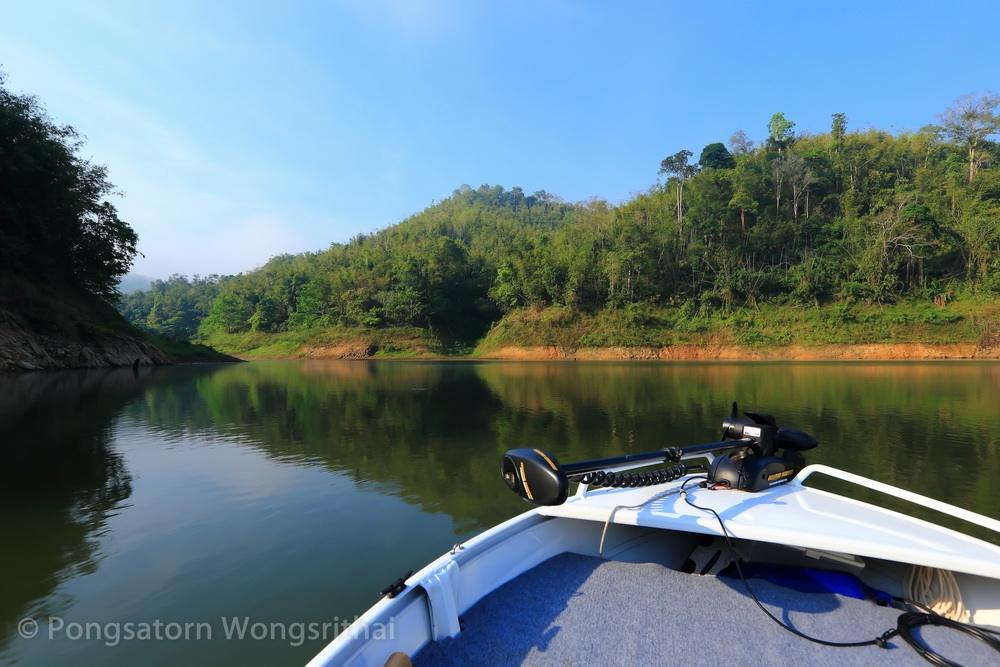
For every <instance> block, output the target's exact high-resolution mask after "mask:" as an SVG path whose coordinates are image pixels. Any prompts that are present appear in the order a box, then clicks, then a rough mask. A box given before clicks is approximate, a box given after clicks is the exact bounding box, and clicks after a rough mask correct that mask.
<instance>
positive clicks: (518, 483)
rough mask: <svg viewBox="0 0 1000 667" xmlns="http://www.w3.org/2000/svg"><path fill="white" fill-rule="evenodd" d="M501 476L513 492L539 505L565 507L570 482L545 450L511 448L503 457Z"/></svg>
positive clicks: (553, 458) (554, 459) (557, 463)
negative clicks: (563, 505)
mask: <svg viewBox="0 0 1000 667" xmlns="http://www.w3.org/2000/svg"><path fill="white" fill-rule="evenodd" d="M500 474H501V475H502V476H503V481H504V482H506V483H507V486H508V487H509V488H510V490H511V491H513V492H514V493H516V494H517V495H519V496H521V497H522V498H524V499H525V500H527V501H528V502H530V503H534V504H536V505H562V504H563V502H565V501H566V495H567V493H568V489H569V480H568V479H567V477H566V473H565V472H563V470H562V469H561V468H560V467H559V461H557V460H556V458H555V457H554V456H552V454H549V453H548V452H544V451H542V450H541V449H528V448H522V449H511V450H509V451H508V452H507V453H506V454H504V455H503V463H501V464H500Z"/></svg>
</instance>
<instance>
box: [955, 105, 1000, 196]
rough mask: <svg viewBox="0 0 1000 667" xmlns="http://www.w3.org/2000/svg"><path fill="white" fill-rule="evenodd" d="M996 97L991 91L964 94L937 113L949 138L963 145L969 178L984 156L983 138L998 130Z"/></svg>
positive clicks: (999, 123)
mask: <svg viewBox="0 0 1000 667" xmlns="http://www.w3.org/2000/svg"><path fill="white" fill-rule="evenodd" d="M998 106H1000V97H997V96H996V95H994V94H992V93H984V94H982V95H979V96H976V95H965V96H963V97H960V98H958V99H957V100H955V103H954V104H953V105H952V106H951V107H949V108H948V109H947V110H945V112H944V113H943V114H941V124H942V125H943V126H944V131H945V133H946V134H947V135H948V136H949V137H951V139H952V141H954V142H955V143H956V144H959V145H961V146H963V147H965V149H966V151H967V152H968V156H969V182H970V183H971V182H972V180H973V179H974V178H975V177H976V172H977V171H978V170H979V167H980V166H981V165H982V163H983V161H984V160H985V159H986V151H985V150H984V145H985V142H986V140H987V139H988V138H989V137H990V136H992V135H994V134H996V133H997V132H1000V114H997V113H996V111H995V109H996V108H997V107H998Z"/></svg>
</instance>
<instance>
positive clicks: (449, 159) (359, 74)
mask: <svg viewBox="0 0 1000 667" xmlns="http://www.w3.org/2000/svg"><path fill="white" fill-rule="evenodd" d="M2 13H3V18H2V20H0V65H2V66H3V68H4V69H5V71H6V72H7V75H8V86H10V87H11V88H13V89H15V90H19V91H23V92H31V93H34V94H37V95H38V96H39V97H40V98H41V100H42V101H43V102H44V104H45V105H46V106H47V108H48V109H49V111H50V113H51V115H53V116H54V117H55V118H56V119H57V120H59V121H61V122H68V123H71V124H73V125H74V126H76V127H77V129H78V130H80V131H81V132H82V133H83V134H84V135H86V137H87V140H88V143H87V146H86V148H85V154H87V155H88V156H91V157H92V158H93V159H94V160H95V161H97V162H101V163H105V164H107V165H108V166H109V168H110V173H111V179H112V181H113V182H114V183H115V184H116V185H118V186H119V188H120V189H121V190H123V191H124V192H125V193H126V196H125V197H124V198H123V199H121V200H117V201H116V205H117V206H118V207H119V209H120V211H121V212H122V214H123V217H125V218H126V219H127V220H128V221H129V222H131V223H132V225H133V226H134V227H135V228H136V230H137V231H138V232H139V235H140V250H141V251H142V252H143V253H144V255H145V257H142V258H139V259H138V260H137V262H136V266H135V271H136V272H138V273H142V274H147V275H151V276H155V277H165V276H167V275H169V274H170V273H174V272H181V273H201V274H207V273H213V272H216V273H232V272H238V271H242V270H247V269H250V268H253V267H254V266H258V265H260V264H261V263H263V262H264V261H266V260H267V259H268V258H269V257H270V256H272V255H274V254H278V253H281V252H294V251H302V250H319V249H322V248H324V247H326V246H327V245H328V244H329V243H331V242H335V241H345V240H347V239H349V238H350V237H352V236H353V235H355V234H357V233H359V232H367V231H372V230H375V229H378V228H381V227H385V226H387V225H390V224H392V223H394V222H397V221H399V220H401V219H402V218H404V217H406V216H407V215H409V214H411V213H414V212H416V211H419V210H421V209H422V208H424V207H426V206H427V205H429V204H430V203H432V202H433V201H435V200H440V199H442V198H444V197H446V196H448V195H449V194H450V193H451V191H452V190H453V189H454V188H456V187H458V186H459V185H461V184H463V183H468V184H470V185H473V186H476V185H480V184H482V183H490V184H502V185H505V186H508V187H509V186H513V185H519V186H521V187H523V188H524V189H525V190H528V191H533V190H538V189H545V190H548V191H549V192H552V193H555V194H557V195H560V196H562V197H563V198H565V199H568V200H581V199H586V198H590V197H601V198H604V199H608V200H610V201H613V202H617V201H620V200H622V199H625V198H627V197H628V196H629V195H630V194H632V193H634V192H637V191H641V190H644V189H646V188H648V187H649V186H650V185H651V184H653V183H654V182H655V181H656V170H657V166H658V164H659V161H660V159H662V158H663V157H664V156H665V155H667V154H670V153H673V152H676V151H677V150H679V149H681V148H688V149H690V150H692V151H694V152H695V154H696V155H697V153H698V152H699V151H700V150H701V148H702V147H703V146H704V145H705V144H706V143H710V142H712V141H720V140H721V141H725V140H726V139H727V138H728V137H729V136H730V134H731V133H732V132H733V131H734V130H736V129H738V128H743V129H745V130H746V131H747V132H748V133H749V134H750V136H751V137H753V138H757V139H759V138H761V137H762V136H763V135H764V134H765V130H764V128H765V126H766V123H767V120H768V118H769V117H770V115H771V114H772V113H774V112H775V111H779V110H780V111H783V112H784V113H785V114H786V115H787V116H788V117H789V118H791V119H792V120H794V121H796V123H797V129H799V130H806V131H823V130H825V129H827V128H828V126H829V120H830V114H831V113H832V112H834V111H844V112H846V113H847V115H848V119H849V125H850V127H851V128H855V129H856V128H865V127H879V128H886V129H892V130H896V131H900V130H906V129H916V128H919V127H920V126H922V125H925V124H927V123H929V122H933V121H934V120H935V117H936V115H937V114H938V113H939V112H940V111H941V110H943V109H944V108H945V107H947V106H948V105H949V104H950V103H951V102H952V101H953V100H954V99H955V98H956V97H958V96H959V95H962V94H965V93H969V92H974V91H982V90H988V89H992V90H994V91H1000V39H997V37H996V27H997V25H998V24H1000V7H998V6H997V5H996V3H994V2H980V3H973V2H950V3H942V2H936V3H915V2H871V1H868V2H863V3H849V2H836V3H834V2H829V3H804V2H797V3H781V2H757V3H751V2H731V3H727V2H712V3H710V2H689V3H684V4H681V3H675V2H665V1H663V2H623V3H612V2H561V1H559V2H553V1H545V0H539V1H535V2H518V1H511V2H495V3H485V2H475V1H473V0H465V1H456V2H443V1H429V2H416V1H415V0H414V1H412V2H407V1H399V2H384V1H380V0H374V1H368V2H316V3H308V2H273V1H270V2H259V3H252V2H185V1H173V2H161V3H153V2H142V3H137V2H117V3H114V2H112V3H109V2H99V1H97V0H92V1H87V2H79V3H52V2H43V1H38V0H34V1H23V2H22V1H18V0H15V1H13V2H12V1H11V0H7V2H5V3H4V8H3V12H2Z"/></svg>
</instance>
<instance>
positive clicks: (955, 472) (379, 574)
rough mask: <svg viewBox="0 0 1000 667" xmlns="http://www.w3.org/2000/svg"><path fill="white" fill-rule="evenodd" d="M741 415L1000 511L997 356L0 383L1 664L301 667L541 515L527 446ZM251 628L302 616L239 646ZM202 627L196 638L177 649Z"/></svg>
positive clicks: (564, 447)
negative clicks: (529, 500) (394, 602)
mask: <svg viewBox="0 0 1000 667" xmlns="http://www.w3.org/2000/svg"><path fill="white" fill-rule="evenodd" d="M733 399H738V400H740V402H741V404H742V405H743V406H745V407H746V408H747V409H750V408H754V409H758V410H762V411H769V412H773V413H774V414H776V415H777V416H778V419H779V422H780V423H783V424H785V425H788V426H796V427H800V428H803V429H806V430H808V431H810V432H812V433H813V434H815V435H816V436H817V437H818V438H819V439H820V442H821V445H820V448H819V449H818V450H814V451H813V452H812V453H811V456H810V457H809V460H810V461H811V462H822V463H828V464H832V465H836V466H838V467H842V468H845V469H847V470H850V471H853V472H857V473H860V474H863V475H866V476H870V477H874V478H875V479H879V480H882V481H886V482H889V483H892V484H897V485H900V486H903V487H906V488H909V489H912V490H915V491H919V492H923V493H926V494H928V495H932V496H935V497H938V498H941V499H943V500H946V501H949V502H952V503H955V504H958V505H962V506H964V507H968V508H970V509H973V510H975V511H978V512H981V513H983V514H986V515H989V516H992V517H996V518H1000V500H998V491H997V489H1000V364H981V363H964V362H962V363H955V362H952V363H927V364H908V363H891V364H723V363H713V364H639V363H628V364H617V363H592V364H587V363H562V364H560V363H551V364H550V363H459V362H401V361H391V362H303V363H296V362H273V363H271V362H267V363H250V364H238V365H226V366H188V367H174V368H161V369H153V370H149V369H145V370H142V371H140V372H139V374H138V375H137V376H135V375H133V373H132V372H131V371H129V370H125V371H79V372H67V373H51V374H29V375H23V376H0V527H2V531H3V548H2V550H0V664H11V663H12V664H18V665H47V666H48V665H80V664H109V665H133V664H146V665H156V664H162V665H170V664H182V663H183V664H250V665H274V664H299V663H303V662H304V661H306V660H307V659H308V658H309V657H311V656H312V655H313V654H314V653H315V652H316V651H318V650H319V649H320V648H321V647H322V646H323V645H324V644H325V643H326V641H325V640H323V639H322V638H319V639H305V640H303V638H302V636H301V632H302V630H304V629H305V626H304V624H307V623H317V624H322V623H332V624H334V625H333V629H331V630H329V633H330V637H328V638H332V635H333V634H335V630H336V628H337V627H338V624H339V623H341V622H342V621H344V620H345V619H346V620H351V619H353V617H354V616H355V615H356V614H358V613H360V612H361V611H363V610H364V609H366V608H367V607H368V606H369V605H371V604H372V603H373V602H375V600H376V597H377V592H378V590H379V589H381V588H382V587H384V586H385V585H386V584H388V583H389V582H390V581H392V580H393V579H395V578H397V577H399V576H400V575H402V574H404V573H406V572H407V571H408V570H411V569H418V568H420V567H421V566H422V565H424V564H425V563H426V562H427V561H429V560H431V559H432V558H434V557H436V556H437V555H439V554H440V553H441V552H443V551H445V550H446V549H448V548H449V547H451V545H452V544H454V543H455V542H458V541H460V540H462V539H464V538H467V537H469V536H471V535H473V534H475V533H477V532H479V531H481V530H484V529H486V528H488V527H490V526H492V525H493V524H495V523H497V522H499V521H501V520H503V519H505V518H507V517H510V516H512V515H514V514H515V513H517V512H520V511H524V510H525V509H527V508H528V506H527V505H525V504H523V503H522V502H521V501H520V500H518V499H517V498H516V497H515V496H513V494H511V493H510V492H509V491H507V489H506V487H505V486H504V484H503V483H502V482H501V481H500V479H499V476H498V467H499V461H500V455H501V454H502V453H503V451H504V450H506V449H508V448H511V447H517V446H524V445H529V444H530V445H532V446H541V447H544V448H548V449H550V450H552V451H553V452H555V453H556V454H557V456H559V457H560V458H561V459H562V460H563V461H572V460H576V459H583V458H592V457H597V456H602V455H610V454H613V453H620V452H625V451H642V450H647V449H654V448H658V447H663V446H667V445H681V444H685V443H692V442H703V441H708V440H714V439H716V436H717V435H718V431H719V424H720V420H721V418H722V417H723V416H724V415H725V414H726V413H727V411H728V406H729V404H730V402H731V401H732V400H733ZM857 497H861V498H864V499H868V500H872V499H873V497H872V496H871V495H866V494H859V495H858V496H857ZM25 617H32V618H35V619H38V621H39V626H38V635H37V636H36V637H34V638H33V639H24V638H21V637H20V636H19V634H18V622H19V620H20V619H23V618H25ZM50 618H58V619H60V620H59V621H53V622H52V624H50V623H49V619H50ZM234 618H235V619H236V626H237V627H239V625H240V624H241V623H243V622H245V621H249V623H268V624H270V623H291V624H299V625H298V626H295V625H291V626H288V627H289V628H291V629H290V630H288V635H287V636H286V637H285V638H284V639H283V640H282V639H281V638H280V637H278V638H276V639H272V640H259V641H258V640H254V639H251V638H249V637H246V638H245V639H243V640H233V641H226V638H225V635H226V632H227V630H228V631H230V632H231V631H232V630H233V619H234ZM156 621H159V622H160V623H161V624H163V625H162V626H161V630H160V631H159V632H160V634H161V639H162V640H161V641H153V640H149V641H139V640H136V639H132V640H126V639H125V636H126V634H127V632H128V630H127V627H126V626H125V625H117V626H115V625H109V624H127V623H132V624H133V626H132V627H133V630H134V632H136V634H139V636H141V632H142V630H141V628H142V627H143V625H142V624H148V625H146V626H145V627H146V629H147V630H146V631H147V632H155V630H154V629H152V628H153V624H154V623H155V622H156ZM60 622H61V623H62V624H63V626H62V627H61V628H59V627H57V625H58V624H59V623H60ZM84 623H90V624H92V625H91V626H89V627H86V626H82V625H78V624H84ZM171 623H176V624H185V623H186V624H191V625H189V626H188V628H186V629H185V628H183V627H182V626H173V627H172V628H169V629H168V627H167V625H166V624H171ZM193 624H201V625H200V626H194V625H193ZM205 626H208V629H206V627H205ZM115 627H117V628H118V633H119V638H118V640H117V642H116V640H115V637H114V636H113V634H114V632H115V630H114V628H115ZM28 629H29V630H30V624H29V627H28ZM181 630H183V631H184V632H186V633H187V634H188V636H189V637H190V638H189V640H188V641H170V640H169V639H168V638H167V637H166V636H165V635H167V634H169V633H171V632H173V633H176V632H178V631H181ZM248 631H249V627H248ZM50 634H51V635H52V639H50V638H49V635H50ZM208 635H211V638H209V636H208ZM292 635H295V636H292ZM88 637H89V639H88ZM116 643H117V645H114V644H116Z"/></svg>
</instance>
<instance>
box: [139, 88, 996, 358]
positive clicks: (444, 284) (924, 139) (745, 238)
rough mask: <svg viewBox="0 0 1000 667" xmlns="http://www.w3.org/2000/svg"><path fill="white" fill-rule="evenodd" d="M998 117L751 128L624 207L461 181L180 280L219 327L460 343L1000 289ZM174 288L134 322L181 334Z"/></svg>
mask: <svg viewBox="0 0 1000 667" xmlns="http://www.w3.org/2000/svg"><path fill="white" fill-rule="evenodd" d="M998 106H1000V100H998V98H995V97H993V96H991V95H988V94H987V95H983V96H980V97H967V98H963V99H961V100H959V101H958V102H956V104H955V105H954V106H953V107H952V108H951V109H949V110H947V111H946V112H945V113H944V114H942V116H941V124H940V125H929V126H927V127H924V128H922V129H921V130H919V131H916V132H906V133H902V134H899V135H893V134H890V133H888V132H883V131H878V130H862V131H853V132H851V131H848V128H847V123H848V119H847V118H846V116H845V115H844V114H840V113H837V114H833V117H832V123H831V129H830V132H828V133H824V134H818V135H812V134H796V132H795V124H794V122H792V121H791V120H790V119H788V118H786V117H785V116H784V115H783V114H780V113H778V114H775V115H774V117H773V118H772V119H771V122H770V123H769V124H768V128H767V131H768V135H767V137H766V139H765V140H764V141H762V142H760V143H759V144H755V143H754V142H753V141H752V140H750V139H749V138H748V137H747V135H746V133H744V132H743V131H739V132H737V133H735V134H734V135H733V136H732V137H731V139H730V141H729V145H728V147H727V146H726V145H724V144H723V143H722V142H713V143H711V144H709V145H708V146H706V147H704V149H703V150H702V151H701V152H700V154H699V158H698V160H697V162H694V161H693V160H692V158H693V156H694V153H693V152H692V151H689V150H686V149H685V150H681V151H678V152H677V153H675V154H673V155H670V156H668V157H666V158H665V159H664V160H663V161H662V163H661V164H660V174H661V175H663V176H664V177H665V180H663V181H662V182H660V183H658V184H657V185H655V186H653V187H652V188H651V189H650V190H649V191H648V192H645V193H643V194H640V195H638V196H636V197H634V198H632V199H631V200H629V201H627V202H625V203H623V204H621V205H619V206H611V205H609V204H607V203H605V202H602V201H590V202H586V203H582V204H568V203H565V202H562V201H560V200H558V199H556V198H554V197H552V196H551V195H548V194H546V193H544V192H539V193H535V194H534V195H526V194H525V193H524V192H522V191H521V189H520V188H513V189H512V190H509V191H507V190H504V189H503V188H500V187H490V186H482V187H480V188H478V189H471V188H469V187H467V186H463V187H462V188H461V189H459V190H456V191H455V192H454V193H453V195H452V196H451V197H449V198H448V199H446V200H444V201H442V202H440V203H438V204H436V205H433V206H431V207H430V208H428V209H426V210H425V211H423V212H421V213H419V214H417V215H415V216H413V217H411V218H409V219H408V220H405V221H403V222H402V223H400V224H398V225H395V226H393V227H390V228H388V229H385V230H382V231H380V232H377V233H374V234H371V235H362V236H358V237H357V238H355V239H354V240H353V241H351V242H350V243H347V244H335V245H333V246H331V247H330V248H329V249H328V250H326V251H324V252H319V253H313V254H304V255H295V256H281V257H277V258H275V259H273V260H272V261H271V262H269V263H268V264H267V265H266V266H264V267H263V268H261V269H259V270H256V271H253V272H250V273H247V274H243V275H240V276H236V277H233V278H231V279H227V280H224V281H222V282H219V281H214V280H210V281H201V282H199V281H195V283H192V284H187V283H186V282H185V281H183V279H180V278H175V279H173V282H174V283H177V284H179V285H180V286H181V287H182V288H183V289H185V290H189V292H190V291H192V290H193V292H197V294H199V295H201V296H198V297H192V298H193V299H194V300H195V301H197V302H198V303H205V301H206V300H207V297H208V296H209V295H211V296H212V297H213V298H214V300H213V301H212V304H211V306H210V308H209V309H208V311H207V316H206V317H205V319H204V321H203V322H202V323H201V325H200V326H201V332H202V333H211V332H228V333H237V332H243V331H261V332H278V331H286V330H295V329H309V328H313V327H329V326H335V325H349V326H362V327H384V326H420V327H427V328H430V329H432V330H433V331H435V332H436V333H437V334H439V335H441V336H442V337H445V338H448V337H450V338H453V339H470V338H474V337H476V336H478V335H480V334H481V333H482V332H483V331H484V330H485V329H486V328H487V327H488V326H489V325H490V324H491V323H492V322H494V321H495V320H496V319H498V317H499V316H500V315H501V314H502V313H504V312H508V311H511V310H514V309H518V308H524V307H535V306H552V305H557V306H565V307H568V308H570V309H573V310H575V311H577V312H589V313H593V312H597V311H601V310H604V309H618V308H629V309H633V310H634V307H635V306H642V305H644V304H646V305H651V306H674V307H679V308H681V309H686V310H687V311H688V312H691V313H695V312H713V311H717V310H729V309H732V308H735V307H738V306H744V305H749V306H751V307H757V306H758V305H759V304H761V303H781V304H786V305H796V304H798V305H802V306H812V305H819V304H822V303H824V302H829V301H832V300H840V301H845V302H850V301H856V302H864V303H889V302H893V301H895V300H898V299H900V298H902V297H914V298H921V299H926V300H928V301H934V302H937V303H939V304H943V303H945V302H947V301H950V300H952V299H954V298H956V297H958V296H960V295H962V294H966V293H971V292H980V293H997V292H1000V169H998V168H997V164H998V162H1000V149H998V145H997V144H996V143H994V142H992V141H990V139H991V137H994V136H995V135H996V133H997V131H998V129H1000V116H998V115H997V113H996V111H997V107H998ZM157 289H159V293H160V297H161V298H160V300H159V301H157V297H156V295H155V294H154V295H153V298H152V299H151V298H150V296H149V294H138V295H131V296H130V297H128V298H127V299H126V300H125V302H124V308H125V309H126V311H127V312H129V313H130V317H132V319H133V321H139V322H142V323H144V324H145V325H147V326H151V327H154V328H155V327H157V326H158V325H157V324H156V322H160V321H171V318H172V317H173V316H174V314H173V313H172V312H171V311H169V306H167V305H166V301H165V300H164V295H165V294H166V293H168V292H171V293H172V291H173V290H172V288H171V281H168V283H167V284H161V285H160V287H159V288H157ZM154 291H155V290H154ZM216 291H217V292H218V293H217V295H216V294H215V292H216ZM139 302H142V303H143V304H147V305H148V307H146V306H143V307H138V306H137V305H136V304H138V303H139ZM156 303H159V304H160V305H159V306H158V307H159V310H158V311H157V313H156V315H155V316H154V314H153V306H154V304H156ZM185 312H188V311H185ZM192 312H193V311H192ZM186 317H187V316H186V315H184V316H183V317H182V319H183V318H186ZM189 322H190V321H189ZM190 329H191V326H190V324H188V325H186V330H190Z"/></svg>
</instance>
